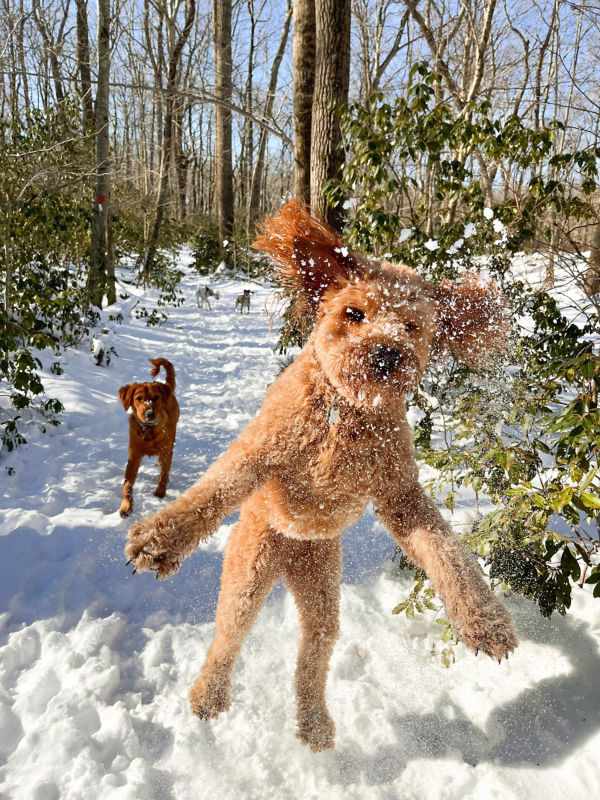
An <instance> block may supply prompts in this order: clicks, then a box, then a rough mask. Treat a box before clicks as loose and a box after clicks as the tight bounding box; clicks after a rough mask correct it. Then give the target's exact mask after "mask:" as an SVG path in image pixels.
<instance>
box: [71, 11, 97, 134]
mask: <svg viewBox="0 0 600 800" xmlns="http://www.w3.org/2000/svg"><path fill="white" fill-rule="evenodd" d="M75 2H76V3H77V68H78V69H79V81H80V95H81V106H82V111H83V121H84V123H88V122H90V121H91V120H92V119H93V118H94V103H93V100H92V76H91V71H90V34H89V29H88V16H87V0H75Z"/></svg>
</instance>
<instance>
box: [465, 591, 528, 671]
mask: <svg viewBox="0 0 600 800" xmlns="http://www.w3.org/2000/svg"><path fill="white" fill-rule="evenodd" d="M458 634H459V637H460V639H461V641H463V642H464V643H465V644H466V645H467V647H470V648H471V649H472V650H474V651H475V653H476V654H477V653H478V652H479V651H480V650H481V651H482V652H483V653H485V654H486V655H488V656H489V657H490V658H495V659H497V660H498V662H500V661H501V660H502V659H503V658H508V656H509V654H510V653H512V651H513V650H514V649H515V648H516V647H517V646H518V644H519V640H518V639H517V636H516V634H515V628H514V623H513V620H512V617H511V616H510V614H509V613H508V611H507V610H506V609H505V608H504V606H503V605H502V604H501V603H500V602H499V601H497V600H494V602H491V603H489V604H488V605H485V606H483V607H481V608H478V609H476V610H474V611H473V613H472V614H471V616H470V618H469V620H468V622H466V623H464V624H463V625H462V626H459V631H458Z"/></svg>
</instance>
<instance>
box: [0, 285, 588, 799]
mask: <svg viewBox="0 0 600 800" xmlns="http://www.w3.org/2000/svg"><path fill="white" fill-rule="evenodd" d="M195 283H196V281H195V279H194V278H193V277H192V275H191V274H190V275H189V276H188V277H187V278H186V279H185V281H184V290H185V293H186V303H185V304H184V305H183V306H182V307H180V308H178V309H175V310H173V311H172V312H171V313H170V317H169V321H168V323H166V324H164V325H163V326H161V327H154V328H152V327H146V325H145V324H144V321H143V320H135V319H133V318H132V317H131V315H130V314H128V313H125V319H124V321H123V323H122V324H120V325H119V324H117V323H114V322H107V325H108V328H109V329H110V331H111V332H110V333H108V334H105V335H104V336H103V342H104V345H105V347H110V346H113V347H114V348H115V349H116V351H117V354H118V357H115V356H113V358H112V361H111V363H110V365H109V366H108V367H97V366H95V363H94V359H93V358H92V355H91V353H90V352H88V351H87V350H86V349H85V348H82V349H80V350H78V351H70V352H69V353H68V354H67V355H66V356H65V357H63V358H62V363H63V366H64V370H65V371H64V374H63V375H61V376H55V375H51V374H50V373H46V374H45V376H44V382H45V384H46V387H47V390H48V393H49V394H50V395H52V396H57V397H59V398H60V399H61V400H62V401H63V403H64V404H65V407H66V411H65V413H64V415H63V417H62V419H63V424H62V425H61V426H60V427H58V428H56V429H52V430H51V431H50V432H49V433H47V434H42V433H36V432H30V433H29V434H28V438H29V443H28V444H27V446H25V447H22V448H19V449H18V450H16V451H14V452H13V453H10V454H7V455H5V456H3V458H2V460H1V461H0V475H2V485H1V489H0V497H1V500H0V565H1V566H0V570H1V575H2V577H1V579H0V797H2V798H14V799H15V800H58V798H60V800H80V799H85V800H91V799H92V798H93V800H103V799H104V798H106V799H107V800H146V798H156V800H189V799H191V798H194V800H204V798H207V799H208V798H210V800H259V798H260V800H262V798H269V800H288V799H293V798H302V800H306V798H317V797H318V798H327V800H336V799H337V798H339V799H340V800H342V798H343V799H344V800H349V798H357V799H358V798H360V800H375V799H377V800H380V799H381V800H383V799H384V798H385V799H386V800H396V799H401V798H407V799H412V798H414V799H415V800H427V798H431V800H439V799H440V798H449V799H452V800H454V799H455V798H486V800H487V799H488V798H498V799H500V798H502V800H512V799H513V798H514V799H515V800H523V799H524V798H527V799H529V798H531V800H534V799H535V800H537V798H542V797H548V798H550V797H566V796H568V797H570V798H574V799H577V798H582V799H583V798H585V799H586V800H589V798H591V797H594V796H600V769H599V767H598V752H599V749H600V683H599V681H598V675H599V674H600V603H598V601H597V600H594V599H593V598H592V597H591V595H590V594H589V593H583V592H576V593H575V594H576V596H575V600H574V603H573V609H572V612H571V613H570V614H569V616H568V617H566V618H561V617H559V616H555V617H554V618H553V619H552V620H544V619H543V618H542V617H541V616H540V615H539V613H538V612H537V610H536V608H535V607H534V606H532V605H531V604H530V603H529V602H527V601H525V600H523V599H522V598H520V597H511V598H508V599H507V603H508V606H509V607H510V609H511V611H512V612H513V614H514V616H515V619H516V622H517V628H518V632H519V636H520V639H521V645H520V647H519V648H518V650H517V651H516V652H515V653H514V655H513V656H512V657H511V658H510V660H509V661H508V662H504V663H503V664H502V665H501V666H499V665H498V664H497V663H495V662H493V661H491V660H490V659H486V658H485V657H483V656H481V655H480V656H479V657H478V658H475V656H474V655H473V654H472V653H470V652H468V651H466V649H465V648H464V647H463V646H462V645H459V646H458V647H456V648H455V653H456V663H455V664H454V665H453V666H452V667H451V668H450V669H447V668H445V667H444V666H443V664H442V661H441V658H440V651H441V648H442V646H443V645H442V644H441V642H440V638H439V631H438V630H437V629H438V628H439V626H437V625H436V624H435V615H434V614H433V613H432V612H428V614H427V615H426V616H419V617H418V618H414V619H407V618H406V617H405V616H404V615H400V616H392V614H391V610H392V608H393V607H394V606H395V605H396V604H397V603H398V602H399V601H400V600H402V599H404V597H405V596H406V594H407V593H408V592H409V590H410V588H411V583H412V582H411V580H410V578H409V576H407V575H404V574H403V573H398V572H397V571H396V568H395V566H394V565H393V564H391V562H390V557H391V555H392V553H393V544H392V541H391V539H390V538H389V537H388V535H387V534H386V533H385V531H384V530H383V528H382V527H381V525H380V524H379V523H378V522H377V521H376V520H375V519H374V517H373V516H372V515H371V514H368V513H367V514H366V515H365V516H364V517H363V519H362V520H361V521H360V522H359V523H358V524H357V525H356V526H354V528H352V529H351V530H349V531H347V532H346V533H345V535H344V556H345V571H344V578H343V587H342V631H341V636H340V639H339V641H338V643H337V645H336V648H335V652H334V656H333V659H332V667H331V672H330V677H329V683H328V702H329V706H330V710H331V713H332V715H333V717H334V719H335V721H336V724H337V738H336V748H335V750H333V751H329V752H324V753H319V754H317V755H312V754H311V753H310V751H308V750H307V749H306V748H305V747H304V746H302V745H301V744H300V743H299V741H298V740H297V739H296V738H295V735H294V732H295V703H294V696H293V675H294V669H295V655H296V646H297V639H298V623H297V619H296V612H295V607H294V604H293V601H292V600H291V598H290V597H288V596H287V595H286V594H285V592H284V591H283V590H282V589H281V588H280V587H278V588H277V589H276V590H275V592H274V594H273V595H272V597H271V598H270V601H269V603H268V604H267V606H266V607H265V608H264V609H263V611H262V613H261V615H260V617H259V620H258V622H257V624H256V626H255V628H254V629H253V632H252V634H251V636H250V638H249V639H248V641H247V642H246V644H245V645H244V648H243V650H242V653H241V656H240V658H239V661H238V664H237V667H236V671H235V677H234V688H233V704H232V709H231V711H230V712H229V713H227V714H225V715H223V716H222V717H221V718H219V719H218V720H216V721H210V722H201V721H199V720H198V719H196V718H195V717H193V716H192V715H191V713H190V712H189V709H188V704H187V690H188V687H189V685H190V684H191V682H192V681H193V680H194V678H195V677H196V675H197V673H198V671H199V669H200V667H201V665H202V661H203V658H204V654H205V653H206V649H207V647H208V645H209V643H210V640H211V638H212V633H213V618H214V611H215V606H216V599H217V592H218V582H219V575H220V569H221V559H222V552H223V548H224V545H225V541H226V538H227V535H228V533H229V531H230V530H231V527H232V524H233V521H234V520H233V519H232V520H228V521H227V524H225V525H223V526H222V528H221V529H220V531H219V532H218V533H217V535H216V536H215V537H214V538H213V539H212V540H211V541H209V542H208V543H206V544H205V545H203V546H201V548H200V549H199V550H198V552H197V553H195V554H194V555H193V556H192V557H190V558H189V559H188V560H187V561H186V562H185V564H184V565H183V567H182V569H181V570H180V572H179V573H178V574H177V575H175V576H174V577H172V578H171V579H169V580H167V581H161V582H158V581H156V580H154V579H153V578H152V576H150V575H148V574H143V575H135V576H132V575H131V567H129V568H126V567H125V559H124V557H123V545H124V540H125V534H126V531H127V528H128V526H129V524H130V522H127V521H123V520H121V519H120V517H119V515H118V513H117V509H118V508H119V504H120V495H121V488H122V481H123V472H124V467H125V461H126V452H127V428H128V426H127V417H126V414H125V412H124V410H123V408H122V406H121V405H120V403H119V401H118V398H117V390H118V388H119V386H121V385H122V384H125V383H129V382H131V381H133V380H146V379H149V369H150V365H149V363H148V361H147V359H148V358H149V357H157V356H165V357H167V358H169V359H170V360H171V361H172V362H173V363H174V365H175V368H176V371H177V397H178V399H179V403H180V406H181V419H180V422H179V427H178V436H177V445H176V448H175V459H174V464H173V469H172V472H171V483H170V486H169V490H168V494H167V499H172V498H174V497H176V496H177V495H178V494H179V493H180V492H181V491H183V490H184V489H185V488H187V487H188V486H189V485H190V484H191V483H192V482H194V481H195V480H196V478H197V477H198V476H199V475H200V474H201V473H202V472H203V470H204V469H205V468H206V467H207V466H208V465H209V464H210V463H211V461H212V460H213V459H214V458H215V457H216V456H217V455H218V454H220V453H221V452H222V451H223V450H224V449H225V447H226V446H227V445H228V443H229V442H230V441H232V440H233V439H234V438H235V437H236V436H237V435H238V433H239V432H240V431H241V430H242V428H243V426H244V425H245V424H246V422H247V421H248V420H249V419H251V418H252V416H253V415H254V414H255V413H256V411H257V410H258V408H259V406H260V403H261V397H262V394H263V392H264V389H265V386H266V385H267V384H268V383H269V382H270V381H271V380H272V379H273V377H274V375H275V374H276V373H277V370H278V368H279V365H278V363H277V358H276V357H275V355H274V354H273V349H272V348H273V345H274V343H275V341H276V338H277V331H276V327H275V328H273V329H270V327H269V322H268V319H267V318H266V316H265V310H264V309H265V302H267V305H268V298H269V297H270V294H269V291H268V290H267V289H262V288H261V287H259V286H257V285H256V284H253V285H248V286H249V287H250V288H252V289H253V290H254V291H255V294H254V295H253V296H252V308H251V312H250V314H249V315H243V316H242V315H240V314H235V313H234V302H235V297H236V295H237V294H238V293H239V292H240V291H241V290H242V288H244V286H245V284H243V283H242V282H240V281H224V280H222V281H219V282H218V283H217V288H218V289H219V291H220V292H221V299H220V300H218V301H216V302H215V303H214V305H213V310H212V311H211V312H209V311H199V310H198V309H197V307H196V304H195V300H194V296H193V293H194V288H195ZM128 291H130V292H131V290H130V289H128ZM133 295H134V297H133V298H131V299H130V300H127V301H123V302H122V307H123V309H124V311H125V312H127V309H130V308H131V306H132V305H133V300H134V299H135V291H134V292H133ZM144 302H146V301H144ZM51 360H54V359H48V364H49V363H50V361H51ZM163 374H164V373H163ZM156 478H157V466H156V463H155V460H154V459H153V460H146V461H144V462H143V464H142V469H141V471H140V476H139V478H138V481H137V483H136V486H135V500H136V507H135V514H134V516H135V517H137V516H138V515H142V514H146V513H148V512H149V511H152V510H154V509H156V508H158V507H159V506H160V504H161V503H162V502H164V501H160V500H158V499H157V498H155V497H154V496H153V494H152V492H153V490H154V486H155V483H156ZM470 513H472V511H471V510H470V509H469V507H468V506H465V505H464V504H463V505H462V506H461V507H460V510H459V511H458V512H457V514H456V515H455V522H456V523H464V521H465V519H466V518H468V516H469V514H470Z"/></svg>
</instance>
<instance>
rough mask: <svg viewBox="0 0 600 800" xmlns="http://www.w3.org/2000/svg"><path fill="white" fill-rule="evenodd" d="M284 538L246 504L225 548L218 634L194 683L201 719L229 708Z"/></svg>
mask: <svg viewBox="0 0 600 800" xmlns="http://www.w3.org/2000/svg"><path fill="white" fill-rule="evenodd" d="M281 538H282V537H280V536H278V534H274V533H272V532H271V531H270V530H269V529H268V528H267V527H266V525H265V523H264V520H263V519H262V518H261V516H257V515H255V514H254V513H252V512H249V511H247V510H246V509H244V508H243V509H242V516H241V518H240V522H239V523H238V525H237V526H236V527H235V529H234V531H233V533H232V534H231V537H230V539H229V541H228V543H227V548H226V550H225V559H224V562H223V574H222V576H221V592H220V594H219V602H218V605H217V615H216V631H215V638H214V640H213V643H212V644H211V646H210V648H209V650H208V653H207V656H206V661H205V663H204V666H203V667H202V671H201V673H200V675H199V677H198V679H197V680H196V681H195V683H194V685H193V686H192V688H191V689H190V694H189V698H190V705H191V708H192V712H193V713H194V714H195V715H196V716H197V717H200V719H208V718H209V717H216V716H218V715H219V714H220V713H221V711H227V710H228V709H229V705H230V686H231V673H232V671H233V667H234V664H235V660H236V658H237V655H238V653H239V650H240V648H241V646H242V643H243V641H244V639H245V638H246V636H247V635H248V633H249V632H250V628H251V627H252V624H253V622H254V620H255V619H256V617H257V615H258V612H259V611H260V608H261V606H262V605H263V603H264V601H265V600H266V598H267V596H268V594H269V592H270V591H271V589H272V588H273V586H274V585H275V583H276V582H277V580H278V579H279V576H280V569H279V566H278V564H279V559H278V557H277V550H278V543H277V540H278V539H281Z"/></svg>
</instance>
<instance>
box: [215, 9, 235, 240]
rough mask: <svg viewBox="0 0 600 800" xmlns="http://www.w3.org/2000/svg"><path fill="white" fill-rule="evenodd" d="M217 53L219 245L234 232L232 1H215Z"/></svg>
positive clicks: (216, 109) (216, 152)
mask: <svg viewBox="0 0 600 800" xmlns="http://www.w3.org/2000/svg"><path fill="white" fill-rule="evenodd" d="M213 32H214V54H215V96H216V98H217V103H216V105H215V169H216V187H215V188H216V201H217V217H218V220H219V247H220V250H221V255H223V254H224V253H225V247H226V245H224V244H223V243H224V242H226V241H229V240H230V239H231V237H232V234H233V224H234V217H233V164H232V141H231V138H232V137H231V110H230V109H229V108H227V106H226V104H231V99H232V97H231V0H214V1H213Z"/></svg>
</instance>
